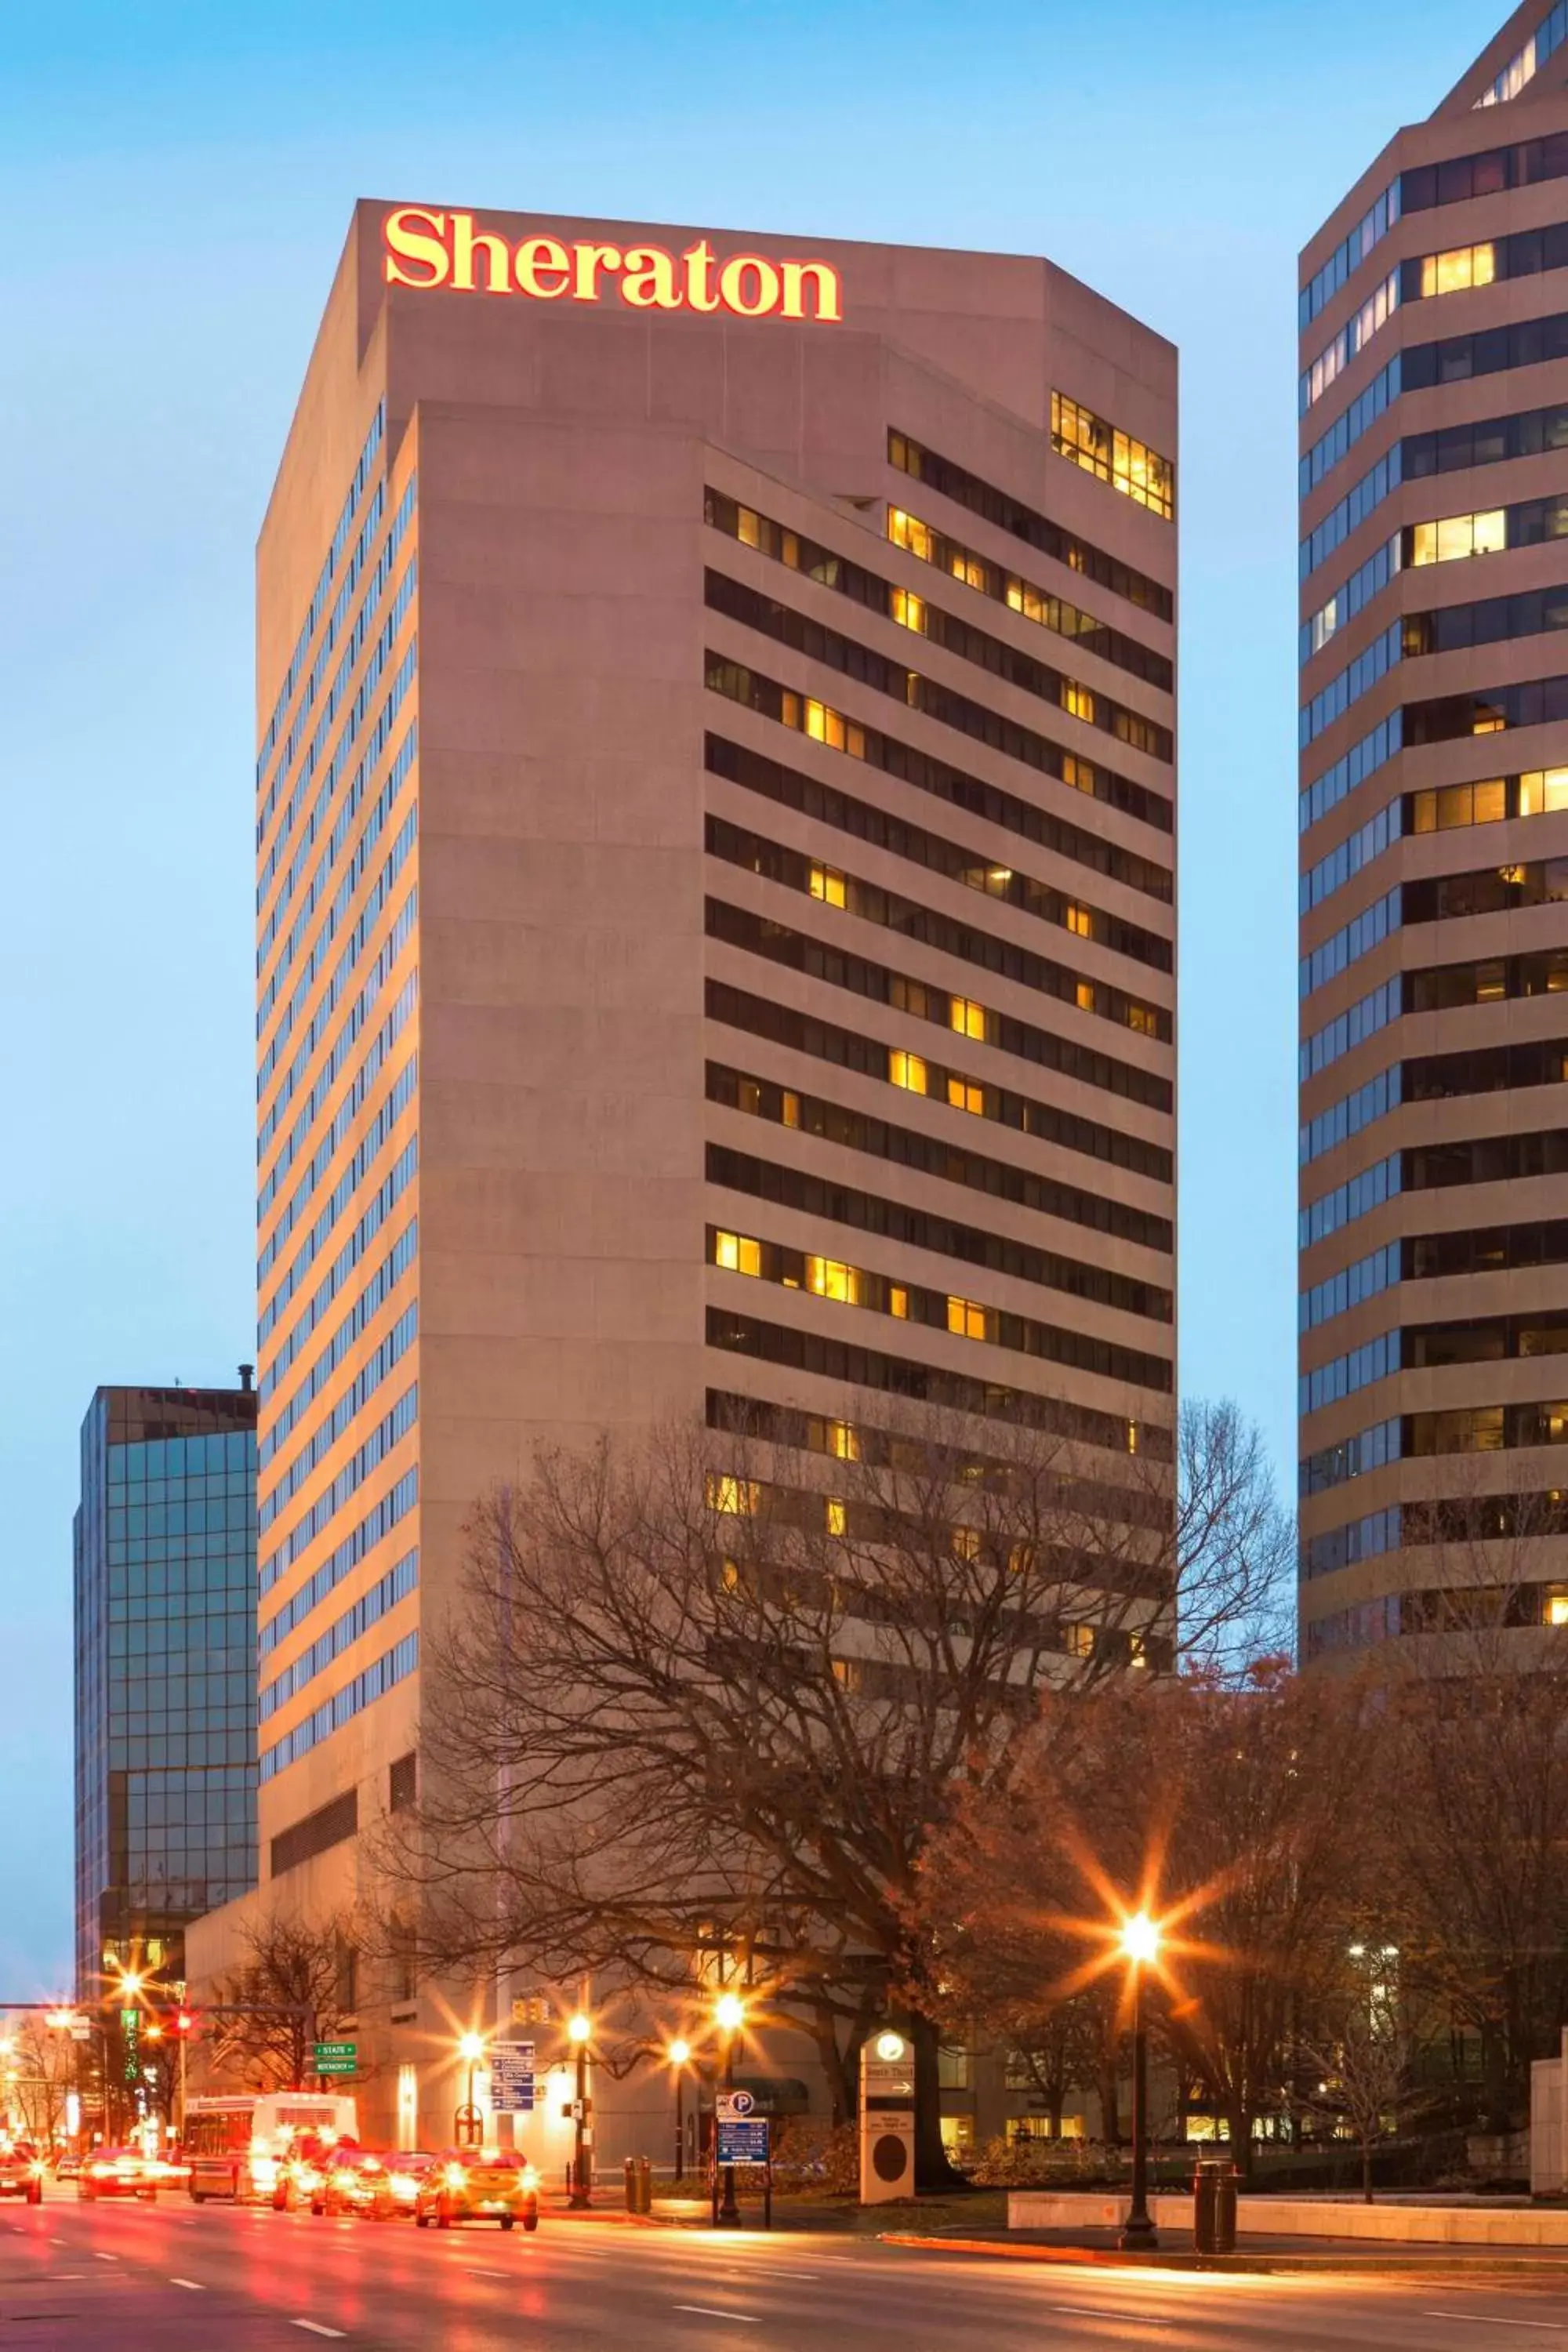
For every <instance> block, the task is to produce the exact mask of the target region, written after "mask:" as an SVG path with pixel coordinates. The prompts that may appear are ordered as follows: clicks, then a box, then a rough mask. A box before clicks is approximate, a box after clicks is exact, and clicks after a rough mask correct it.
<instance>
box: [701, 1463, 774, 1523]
mask: <svg viewBox="0 0 1568 2352" xmlns="http://www.w3.org/2000/svg"><path fill="white" fill-rule="evenodd" d="M762 1498H763V1490H762V1488H761V1487H760V1486H758V1484H757V1482H756V1480H755V1479H754V1478H737V1477H735V1476H733V1475H731V1473H730V1472H729V1471H718V1470H710V1472H709V1473H708V1507H709V1509H710V1511H722V1512H723V1513H724V1514H725V1516H726V1517H729V1518H740V1519H749V1518H752V1517H754V1516H755V1514H756V1511H757V1508H758V1506H759V1505H760V1503H761V1501H762Z"/></svg>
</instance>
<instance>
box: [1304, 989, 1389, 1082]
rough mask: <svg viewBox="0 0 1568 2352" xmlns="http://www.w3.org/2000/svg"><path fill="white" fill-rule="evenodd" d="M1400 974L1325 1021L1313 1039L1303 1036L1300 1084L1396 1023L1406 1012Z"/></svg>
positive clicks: (1330, 1066)
mask: <svg viewBox="0 0 1568 2352" xmlns="http://www.w3.org/2000/svg"><path fill="white" fill-rule="evenodd" d="M1401 977H1402V976H1401V974H1400V973H1398V972H1395V973H1394V976H1393V978H1392V979H1391V980H1385V981H1383V982H1380V983H1379V985H1378V986H1377V987H1376V988H1373V989H1369V990H1368V992H1367V993H1366V994H1365V995H1364V996H1363V997H1361V998H1359V999H1358V1000H1357V1002H1356V1003H1354V1004H1352V1005H1351V1006H1349V1007H1348V1009H1347V1010H1346V1011H1345V1012H1343V1013H1340V1014H1339V1016H1338V1018H1337V1019H1335V1020H1333V1021H1325V1022H1324V1024H1323V1025H1322V1027H1321V1029H1315V1030H1314V1031H1313V1032H1312V1034H1311V1035H1310V1037H1303V1038H1302V1040H1301V1043H1300V1047H1299V1048H1298V1051H1297V1055H1296V1076H1297V1078H1298V1080H1299V1082H1300V1084H1301V1085H1303V1086H1304V1085H1305V1084H1306V1082H1307V1080H1308V1079H1309V1078H1315V1077H1316V1076H1317V1075H1318V1073H1319V1071H1320V1070H1328V1069H1331V1068H1332V1067H1333V1065H1334V1064H1335V1063H1336V1062H1338V1061H1340V1060H1342V1058H1343V1056H1344V1055H1346V1054H1351V1053H1353V1052H1354V1051H1355V1048H1356V1047H1357V1046H1358V1045H1365V1043H1366V1041H1367V1039H1368V1038H1369V1037H1375V1036H1376V1035H1377V1033H1378V1031H1379V1030H1380V1029H1386V1028H1387V1026H1388V1024H1389V1023H1390V1022H1391V1021H1397V1020H1398V1018H1399V1016H1400V1014H1401V1013H1403V1012H1404V1011H1405V1004H1404V1001H1403V994H1402V990H1401Z"/></svg>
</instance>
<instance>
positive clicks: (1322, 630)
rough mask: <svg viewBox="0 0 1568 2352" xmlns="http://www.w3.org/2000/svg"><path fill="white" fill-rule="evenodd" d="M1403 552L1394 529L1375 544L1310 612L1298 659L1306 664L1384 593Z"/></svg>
mask: <svg viewBox="0 0 1568 2352" xmlns="http://www.w3.org/2000/svg"><path fill="white" fill-rule="evenodd" d="M1401 552H1402V541H1401V536H1400V533H1399V532H1398V531H1394V533H1393V535H1392V537H1390V538H1388V539H1385V540H1384V542H1383V544H1382V546H1381V547H1375V548H1373V551H1372V553H1371V554H1370V555H1369V556H1368V557H1367V559H1366V561H1365V562H1364V563H1358V564H1357V566H1356V568H1355V570H1354V571H1353V572H1352V573H1351V574H1350V576H1349V578H1348V579H1345V580H1342V581H1341V583H1340V584H1339V586H1338V587H1337V588H1336V589H1335V590H1334V593H1333V594H1332V595H1331V596H1328V597H1325V598H1324V600H1323V602H1322V603H1321V604H1320V605H1319V607H1318V609H1317V611H1316V612H1315V613H1311V614H1308V616H1307V618H1306V619H1305V620H1304V621H1303V622H1302V624H1301V627H1300V636H1299V638H1298V641H1297V659H1298V662H1299V663H1300V666H1301V667H1303V668H1304V667H1305V666H1306V665H1307V663H1308V662H1310V660H1311V658H1312V656H1313V655H1314V654H1321V652H1322V650H1323V647H1324V646H1326V645H1327V644H1328V643H1329V641H1330V639H1331V637H1334V636H1336V635H1338V634H1339V632H1340V630H1341V629H1342V628H1345V627H1348V625H1349V624H1350V623H1351V622H1352V621H1353V620H1354V619H1355V616H1356V614H1358V613H1361V612H1364V611H1365V609H1366V607H1367V605H1369V604H1371V603H1372V601H1373V597H1374V596H1381V595H1382V593H1383V592H1384V589H1385V588H1386V587H1387V585H1388V583H1389V582H1390V581H1391V580H1396V579H1397V578H1398V576H1399V572H1400V557H1401Z"/></svg>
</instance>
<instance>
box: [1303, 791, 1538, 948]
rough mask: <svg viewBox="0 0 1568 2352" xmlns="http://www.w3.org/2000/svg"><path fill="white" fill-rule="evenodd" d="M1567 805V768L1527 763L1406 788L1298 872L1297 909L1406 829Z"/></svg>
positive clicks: (1436, 829) (1430, 829)
mask: <svg viewBox="0 0 1568 2352" xmlns="http://www.w3.org/2000/svg"><path fill="white" fill-rule="evenodd" d="M1564 809H1568V768H1533V769H1528V770H1526V771H1525V772H1524V773H1523V774H1522V775H1517V776H1491V777H1488V778H1486V779H1485V780H1483V781H1482V782H1478V783H1472V784H1440V785H1436V786H1433V787H1428V788H1427V789H1426V790H1424V791H1421V792H1418V793H1405V794H1404V796H1403V797H1402V799H1400V800H1396V801H1391V802H1389V803H1387V805H1386V806H1384V807H1383V808H1381V809H1379V811H1378V813H1377V814H1376V815H1375V816H1374V817H1370V818H1369V819H1368V820H1367V822H1366V824H1363V825H1362V826H1361V827H1360V828H1359V829H1358V830H1357V831H1356V832H1355V833H1352V835H1349V836H1348V838H1347V839H1346V840H1344V841H1342V842H1341V843H1340V844H1339V845H1338V846H1337V847H1336V848H1334V849H1331V850H1329V851H1328V852H1327V853H1326V854H1325V855H1324V856H1322V857H1321V858H1319V859H1318V860H1317V862H1316V864H1315V865H1313V866H1310V867H1309V868H1308V869H1307V871H1306V872H1305V873H1304V874H1303V875H1302V876H1301V881H1300V911H1301V913H1302V914H1305V913H1307V912H1308V910H1309V908H1312V907H1316V906H1321V903H1322V901H1323V900H1324V899H1325V898H1330V897H1331V896H1332V894H1333V893H1334V891H1336V890H1339V889H1342V887H1343V886H1344V885H1345V883H1347V882H1349V881H1352V880H1353V879H1354V877H1355V876H1356V875H1357V874H1359V873H1360V872H1361V871H1362V869H1363V866H1368V865H1370V864H1371V862H1372V860H1373V858H1374V857H1378V856H1382V854H1383V852H1384V849H1386V848H1387V847H1388V846H1389V845H1390V843H1392V842H1395V841H1398V840H1400V839H1401V838H1402V836H1403V835H1405V834H1407V833H1448V832H1452V831H1455V830H1458V829H1463V828H1465V827H1467V826H1469V825H1475V824H1501V823H1503V822H1504V821H1505V820H1508V821H1511V820H1513V819H1515V818H1518V817H1531V816H1552V815H1555V814H1558V813H1559V812H1561V811H1562V810H1564Z"/></svg>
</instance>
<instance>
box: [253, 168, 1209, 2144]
mask: <svg viewBox="0 0 1568 2352" xmlns="http://www.w3.org/2000/svg"><path fill="white" fill-rule="evenodd" d="M1175 458H1176V366H1175V355H1174V353H1173V350H1172V349H1171V347H1170V346H1169V345H1168V344H1167V343H1166V342H1164V341H1163V340H1162V339H1161V338H1159V337H1158V336H1156V335H1153V334H1152V333H1150V332H1149V331H1147V330H1146V329H1144V328H1142V327H1141V326H1140V325H1138V324H1137V322H1136V321H1134V320H1131V319H1130V318H1129V317H1127V316H1126V315H1125V313H1123V312H1122V311H1121V310H1117V309H1115V308H1114V307H1113V306H1112V305H1111V304H1110V303H1109V302H1107V301H1105V300H1103V299H1101V298H1100V297H1099V296H1098V295H1096V294H1094V293H1091V292H1090V291H1089V289H1087V288H1086V287H1084V286H1082V285H1080V284H1079V283H1078V282H1077V281H1076V280H1075V279H1073V278H1069V277H1068V276H1066V275H1065V274H1064V273H1063V272H1062V271H1060V270H1058V269H1057V268H1053V267H1052V266H1051V264H1050V263H1049V262H1047V261H1044V260H1041V259H1037V258H1026V257H1014V256H998V255H983V254H970V253H956V252H931V251H920V250H911V249H903V248H898V247H880V246H857V245H844V244H834V243H831V242H824V241H820V240H801V239H796V238H789V237H778V236H751V235H748V236H736V235H731V234H726V233H721V232H719V231H716V230H706V231H704V230H700V229H691V228H671V227H661V226H645V225H641V224H638V225H628V224H626V223H618V222H602V221H589V220H562V219H553V218H552V219H541V218H539V217H538V216H536V215H510V214H499V213H497V214H491V213H485V214H480V215H475V214H471V213H469V212H466V211H462V210H452V209H450V208H449V207H443V206H439V205H434V206H425V205H418V206H415V205H406V204H373V203H363V204H362V205H360V206H359V207H358V208H357V210H356V212H355V214H354V216H353V223H352V226H351V228H350V232H349V237H348V242H347V245H346V247H345V249H344V252H343V256H342V264H341V267H340V268H339V270H338V274H337V277H336V279H335V281H334V283H333V287H332V289H331V296H330V298H329V300H328V304H327V309H326V313H325V317H324V319H323V320H322V323H321V330H320V333H319V336H318V339H317V342H316V346H315V350H314V352H313V354H312V356H311V359H310V366H309V369H308V372H307V374H306V377H305V383H304V388H303V391H302V393H301V394H300V403H299V408H298V412H297V415H296V416H295V420H294V424H293V427H292V430H291V432H290V434H289V440H288V444H287V446H286V448H285V451H284V455H283V460H282V465H281V468H280V470H279V477H278V481H277V487H276V488H275V490H274V493H273V496H272V499H271V503H270V505H269V507H268V513H267V517H266V521H265V524H264V527H263V530H262V534H261V540H260V546H259V552H258V591H257V593H258V619H257V677H258V756H257V766H256V790H257V802H256V855H257V923H258V932H257V989H258V996H257V1022H256V1035H257V1054H258V1066H257V1081H258V1083H257V1100H258V1119H259V1127H258V1163H257V1170H258V1202H257V1208H258V1223H257V1243H258V1266H257V1271H258V1311H259V1334H258V1363H259V1393H260V1418H259V1432H258V1584H259V1624H260V1631H259V1652H260V1692H259V1731H258V1742H259V1771H260V1790H259V1806H260V1875H261V1882H262V1884H261V1896H262V1899H280V1900H287V1901H289V1902H293V1901H295V1900H296V1899H298V1900H300V1901H301V1902H305V1903H308V1904H310V1905H313V1906H342V1905H343V1904H344V1903H346V1902H348V1901H349V1900H351V1899H352V1897H353V1893H354V1892H355V1889H356V1887H357V1886H358V1885H359V1884H360V1874H361V1873H362V1872H363V1869H364V1867H365V1866H366V1865H365V1864H364V1863H363V1859H362V1855H363V1842H364V1835H365V1832H366V1831H367V1829H369V1828H370V1827H371V1826H372V1825H373V1824H374V1822H375V1821H376V1820H377V1819H378V1818H379V1817H380V1816H381V1815H382V1814H384V1812H385V1811H387V1810H388V1809H389V1808H391V1809H395V1808H397V1807H398V1806H400V1805H403V1804H405V1803H406V1802H408V1801H411V1800H412V1799H413V1798H414V1796H415V1794H416V1790H417V1786H418V1771H419V1765H418V1757H419V1750H420V1710H421V1705H422V1698H421V1672H420V1669H421V1635H422V1626H424V1627H426V1628H428V1627H429V1626H430V1625H431V1624H432V1623H433V1622H436V1619H437V1615H438V1612H439V1611H440V1610H441V1608H442V1607H443V1605H444V1604H445V1602H446V1601H447V1598H448V1597H449V1596H450V1595H451V1594H452V1592H453V1591H454V1589H455V1581H456V1579H457V1577H458V1572H459V1570H460V1567H461V1561H462V1556H463V1550H464V1533H463V1529H464V1522H465V1518H466V1516H467V1515H468V1512H469V1510H470V1509H471V1507H472V1506H473V1504H474V1502H475V1500H476V1499H477V1498H478V1497H479V1496H481V1495H482V1494H483V1493H484V1492H485V1491H486V1490H487V1489H488V1488H489V1486H492V1484H493V1483H494V1482H496V1481H498V1480H500V1479H507V1478H515V1477H518V1476H519V1475H526V1473H527V1470H528V1466H529V1461H530V1456H531V1450H532V1448H533V1446H534V1445H535V1444H536V1443H538V1442H539V1441H541V1440H554V1441H557V1442H560V1443H564V1444H584V1443H586V1442H587V1441H588V1440H590V1439H591V1438H592V1437H593V1436H594V1435H595V1433H597V1432H599V1431H602V1430H605V1429H606V1428H607V1429H610V1430H612V1431H617V1432H622V1433H627V1434H635V1433H637V1432H638V1431H639V1430H643V1429H646V1428H647V1425H648V1424H649V1423H652V1422H654V1421H656V1420H658V1419H662V1418H666V1417H668V1416H670V1415H673V1414H688V1415H695V1416H701V1415H703V1414H704V1413H706V1415H707V1416H708V1417H709V1419H710V1422H712V1423H716V1424H727V1423H729V1422H730V1421H731V1419H732V1417H733V1416H734V1415H735V1414H736V1412H745V1413H746V1414H747V1416H748V1417H749V1419H750V1421H751V1422H752V1425H755V1426H760V1427H762V1428H763V1429H764V1430H766V1431H768V1432H770V1433H772V1434H773V1436H774V1437H776V1438H778V1439H780V1440H781V1441H782V1442H783V1443H784V1444H786V1445H792V1446H795V1447H798V1448H799V1449H800V1452H801V1454H802V1457H803V1458H804V1456H805V1454H809V1453H811V1452H813V1451H816V1452H817V1453H819V1454H820V1453H822V1452H824V1451H825V1450H829V1449H830V1448H831V1444H832V1443H833V1433H835V1432H838V1431H841V1430H842V1429H843V1427H844V1425H845V1423H846V1420H847V1416H849V1415H851V1414H853V1415H856V1416H858V1417H859V1418H860V1420H861V1421H862V1422H870V1423H875V1421H876V1417H877V1415H878V1413H879V1411H884V1410H885V1411H886V1412H887V1413H888V1414H889V1416H891V1415H893V1414H894V1413H895V1412H903V1413H905V1414H907V1413H908V1412H910V1409H911V1406H910V1401H911V1400H913V1401H915V1405H914V1409H916V1410H917V1411H918V1407H919V1403H920V1401H921V1400H924V1401H927V1402H931V1403H932V1404H940V1405H941V1406H942V1407H943V1408H944V1410H945V1411H947V1412H959V1413H962V1414H966V1415H969V1416H972V1417H973V1429H974V1431H975V1442H976V1443H977V1444H978V1443H979V1442H980V1440H981V1438H982V1437H983V1434H984V1428H985V1425H986V1422H987V1418H988V1417H993V1416H1013V1417H1017V1418H1022V1419H1025V1420H1028V1421H1033V1422H1035V1423H1039V1424H1042V1425H1044V1426H1045V1427H1047V1428H1048V1429H1054V1428H1061V1429H1063V1430H1070V1432H1071V1433H1072V1435H1073V1437H1074V1439H1075V1441H1077V1442H1081V1443H1082V1444H1086V1445H1088V1446H1089V1447H1090V1448H1093V1449H1097V1450H1099V1451H1100V1453H1101V1454H1103V1456H1104V1457H1105V1458H1106V1460H1107V1461H1108V1462H1110V1460H1111V1457H1114V1456H1117V1455H1120V1456H1121V1458H1122V1459H1123V1460H1125V1456H1126V1454H1127V1452H1128V1450H1129V1447H1130V1445H1136V1444H1139V1443H1140V1442H1142V1444H1144V1445H1146V1446H1147V1447H1148V1448H1149V1449H1150V1450H1152V1451H1153V1452H1154V1453H1155V1454H1158V1453H1159V1451H1160V1449H1161V1448H1162V1446H1168V1441H1169V1433H1170V1430H1171V1426H1172V1421H1173V1409H1174V1400H1173V1363H1174V1318H1173V1286H1174V1261H1173V1214H1174V1190H1173V1145H1174V1139H1175V1129H1174V1108H1173V1085H1174V1070H1175V1061H1174V1044H1173V1017H1174V1014H1173V1008H1174V1003H1175V971H1174V963H1175V956H1174V901H1173V873H1174V842H1175V823H1174V792H1175V766H1174V754H1175V742H1174V720H1175V708H1174V648H1175V632H1174V616H1175V578H1176V536H1175V495H1176V493H1175V478H1176V476H1175ZM879 1400H880V1401H881V1402H880V1403H879ZM817 1483H818V1484H819V1485H820V1465H818V1475H817ZM803 1485H804V1486H807V1487H809V1486H811V1485H812V1476H811V1475H810V1472H809V1465H808V1466H807V1468H806V1469H805V1470H803ZM356 1998H357V2001H358V2007H359V2023H358V2035H359V2048H360V2053H361V2057H362V2061H363V2062H364V2063H365V2064H366V2066H367V2080H366V2083H365V2085H364V2088H363V2095H362V2106H363V2107H364V2108H365V2110H366V2113H365V2116H363V2118H362V2122H363V2123H364V2124H365V2126H366V2127H367V2128H371V2129H374V2128H375V2127H376V2126H377V2122H378V2118H377V2116H376V2113H375V2108H376V2103H377V2102H378V2101H379V2102H381V2103H383V2104H385V2103H387V2102H389V2101H390V2100H391V2098H392V2095H393V2093H392V2090H391V2088H390V2087H389V2086H390V2085H391V2084H393V2083H394V2081H396V2083H397V2084H398V2095H399V2097H400V2099H401V2101H402V2103H403V2105H402V2116H403V2120H404V2122H405V2124H406V2120H407V2115H408V2112H409V2102H410V2101H412V2100H415V2099H426V2092H424V2091H422V2090H421V2088H420V2081H419V2070H420V2069H421V2068H422V2066H423V2064H424V2063H425V2062H424V2057H423V2053H425V2052H426V2050H427V2049H429V2048H430V2047H431V2040H430V2037H431V2035H432V2032H434V2030H435V2029H436V2028H437V2026H438V2024H439V2020H438V2018H437V2016H436V2015H435V2014H434V2007H433V2003H431V2002H429V2001H426V2003H425V2005H424V2006H421V2001H420V1999H419V1998H418V1997H417V1995H416V1992H415V1991H414V1990H413V1989H412V1988H410V1987H407V1986H404V1987H402V1988H401V1989H400V1988H399V1987H397V1986H396V1985H395V1984H394V1985H392V1986H390V1987H378V1986H376V1985H374V1984H370V1983H367V1982H366V1981H364V1980H363V1978H362V1981H361V1982H360V1984H359V1986H358V1988H357V1994H356ZM502 2013H503V2014H504V2013H505V2012H504V2011H503V2012H502ZM429 2096H431V2097H433V2096H434V2093H433V2092H432V2093H430V2094H429ZM379 2120H380V2121H382V2122H384V2121H385V2118H380V2119H379ZM432 2127H435V2126H432Z"/></svg>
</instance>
